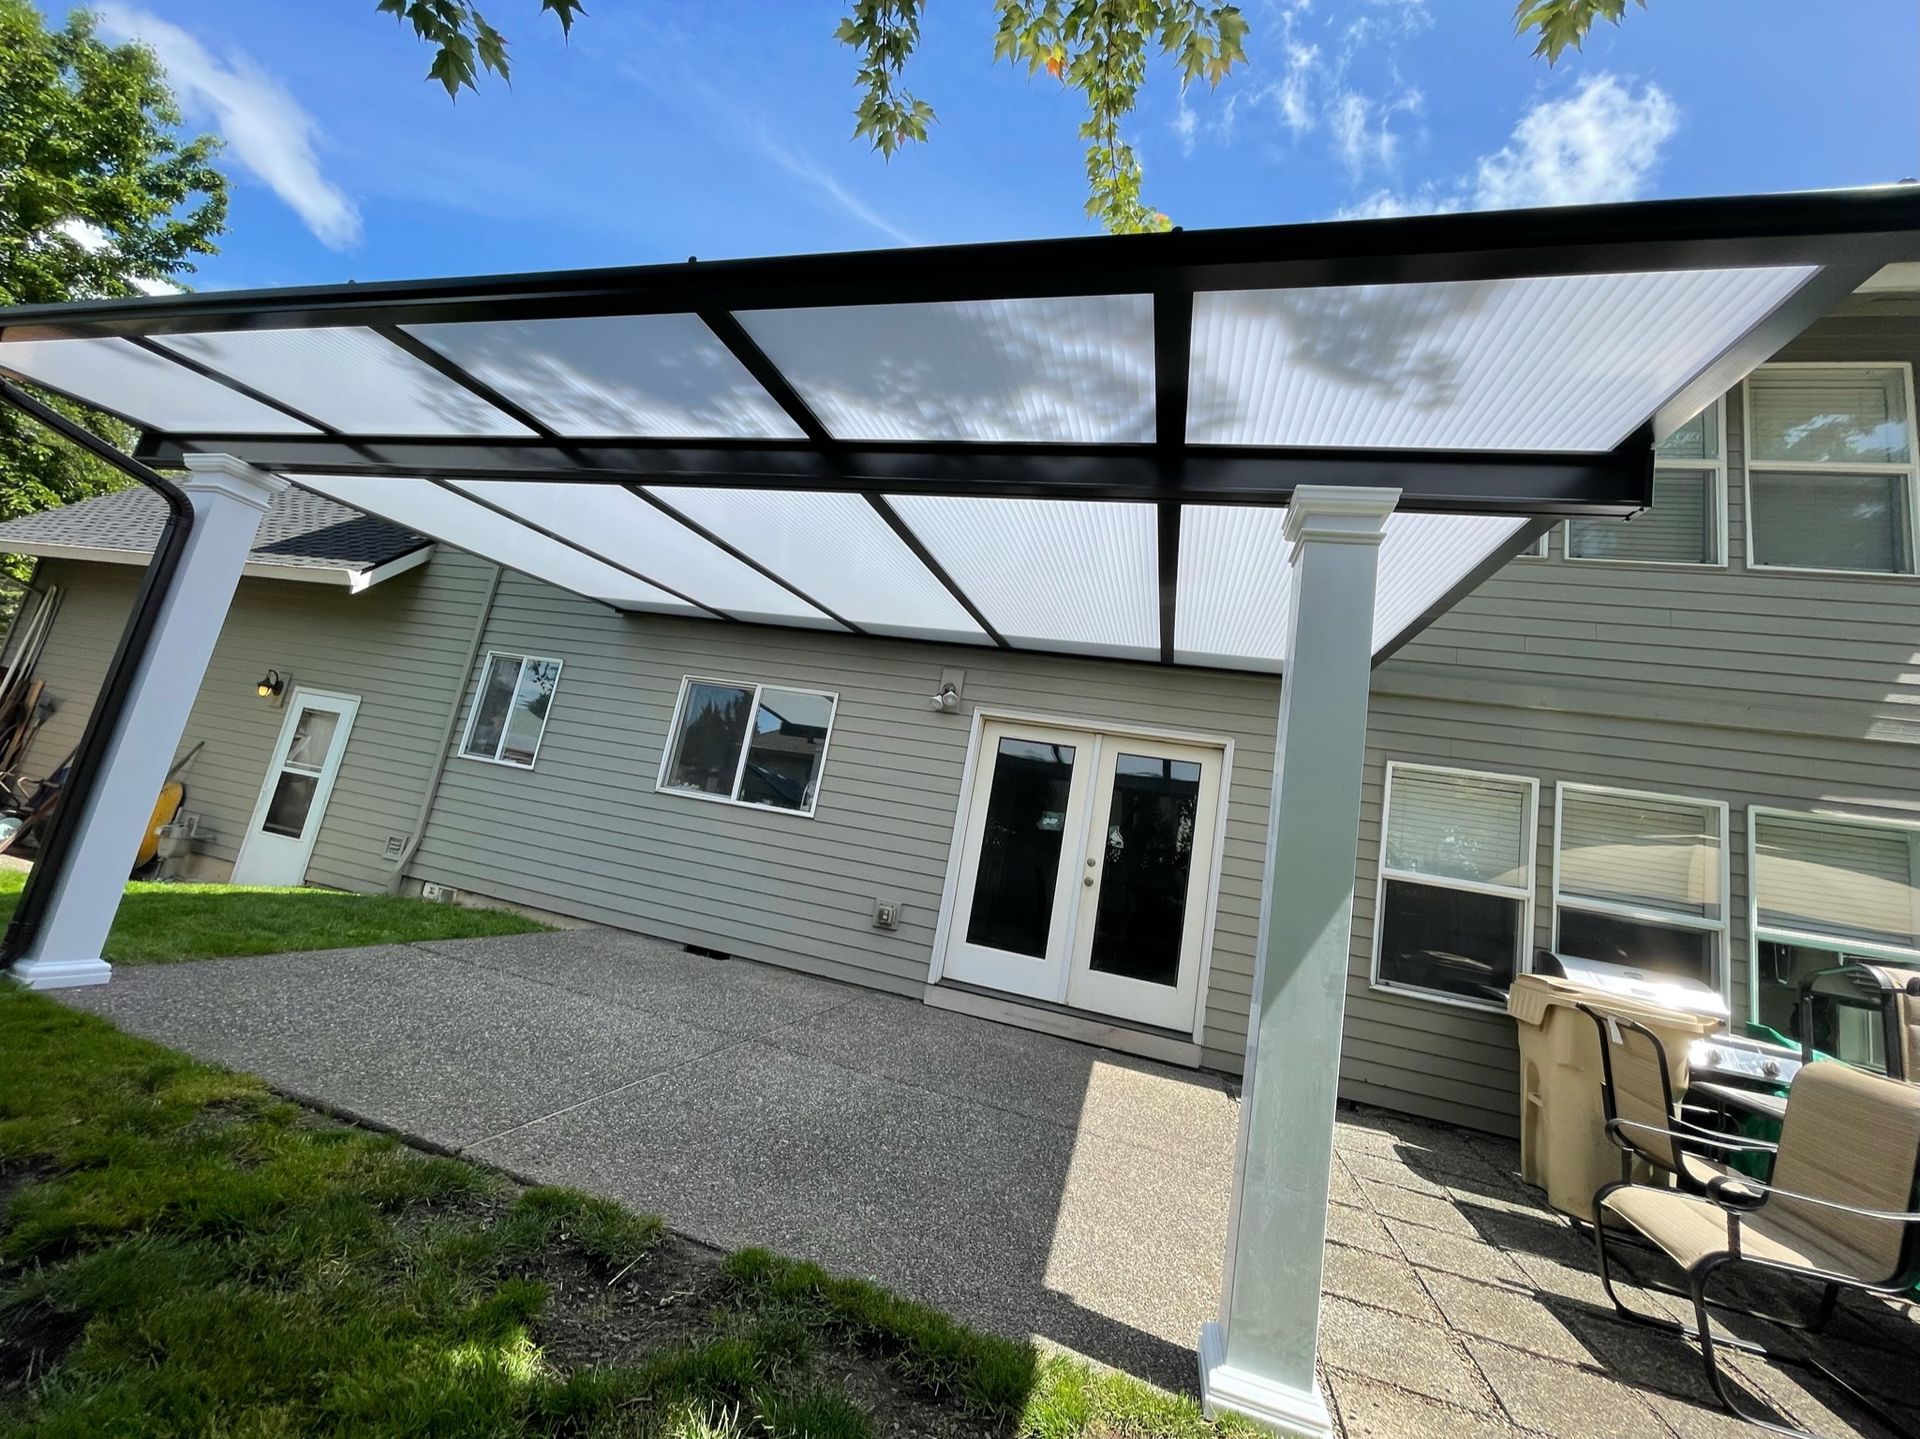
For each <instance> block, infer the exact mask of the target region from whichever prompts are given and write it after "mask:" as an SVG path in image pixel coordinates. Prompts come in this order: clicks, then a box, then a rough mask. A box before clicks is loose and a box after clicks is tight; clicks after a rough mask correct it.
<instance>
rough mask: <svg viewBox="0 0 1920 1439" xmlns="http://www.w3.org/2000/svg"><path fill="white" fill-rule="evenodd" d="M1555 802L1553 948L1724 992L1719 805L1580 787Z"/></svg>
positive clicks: (1722, 812) (1723, 853) (1723, 840)
mask: <svg viewBox="0 0 1920 1439" xmlns="http://www.w3.org/2000/svg"><path fill="white" fill-rule="evenodd" d="M1555 799H1556V812H1555V820H1554V832H1555V838H1554V878H1553V904H1554V942H1553V947H1554V948H1555V949H1556V950H1558V951H1559V952H1560V953H1562V954H1571V955H1577V956H1578V957H1580V958H1581V959H1603V960H1608V961H1610V962H1612V963H1614V964H1626V965H1632V966H1633V967H1634V968H1636V969H1655V970H1660V971H1662V972H1664V973H1667V974H1678V975H1685V976H1686V977H1687V978H1689V979H1697V980H1699V981H1700V982H1701V983H1702V984H1708V985H1711V986H1713V987H1714V988H1715V989H1722V990H1723V992H1724V989H1723V985H1724V975H1725V966H1724V965H1723V964H1722V962H1721V955H1722V954H1723V952H1724V948H1725V944H1726V932H1727V903H1726V893H1727V807H1726V806H1725V805H1724V804H1721V803H1719V802H1717V801H1714V800H1702V799H1682V798H1677V797H1675V796H1672V795H1659V794H1643V793H1640V792H1637V791H1634V790H1617V789H1601V788H1599V787H1597V786H1594V785H1581V784H1562V785H1560V786H1559V788H1558V791H1557V793H1556V796H1555Z"/></svg>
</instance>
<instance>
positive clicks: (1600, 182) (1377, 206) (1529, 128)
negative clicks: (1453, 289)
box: [1335, 72, 1680, 220]
mask: <svg viewBox="0 0 1920 1439" xmlns="http://www.w3.org/2000/svg"><path fill="white" fill-rule="evenodd" d="M1679 128H1680V107H1679V106H1678V105H1677V104H1675V103H1674V101H1673V98H1672V97H1671V96H1669V95H1668V94H1667V93H1666V91H1664V90H1662V89H1661V88H1660V87H1659V86H1658V85H1651V84H1649V85H1647V86H1645V87H1644V88H1643V89H1641V90H1640V91H1639V92H1637V93H1636V92H1635V91H1634V90H1633V89H1632V88H1631V87H1630V86H1629V85H1627V84H1625V83H1623V82H1622V81H1620V80H1619V79H1618V78H1616V77H1615V76H1613V75H1610V74H1606V73H1604V72H1602V73H1600V74H1596V75H1590V76H1588V77H1587V78H1586V79H1584V80H1582V81H1581V82H1580V84H1579V85H1578V86H1577V87H1576V88H1575V90H1574V92H1573V93H1572V94H1571V95H1569V96H1567V97H1566V98H1564V99H1560V100H1543V101H1541V102H1540V103H1539V104H1537V105H1535V106H1534V107H1533V108H1532V109H1530V110H1528V111H1527V113H1526V114H1524V115H1522V116H1521V117H1520V120H1519V123H1518V124H1516V125H1515V126H1514V127H1513V134H1512V136H1511V137H1510V138H1509V139H1508V141H1507V143H1506V144H1505V145H1503V146H1501V148H1500V149H1498V150H1496V151H1494V152H1493V153H1492V154H1490V155H1483V156H1481V157H1480V159H1479V160H1478V161H1476V162H1475V164H1474V166H1473V168H1472V170H1471V171H1470V172H1469V173H1467V174H1465V175H1462V176H1460V177H1459V178H1457V179H1455V180H1452V181H1432V180H1429V181H1427V182H1425V183H1424V184H1422V185H1420V186H1418V187H1416V188H1415V189H1413V190H1411V191H1405V192H1395V191H1393V190H1389V189H1380V190H1375V191H1374V192H1373V193H1371V194H1369V195H1367V196H1366V197H1365V198H1363V199H1361V200H1359V201H1357V202H1355V203H1354V204H1352V205H1349V206H1346V207H1345V208H1343V209H1342V210H1340V211H1339V212H1338V214H1337V215H1336V216H1335V218H1336V219H1341V220H1349V219H1362V218H1378V217H1381V216H1388V215H1435V214H1442V213H1445V212H1448V211H1452V210H1512V209H1519V208H1524V207H1526V206H1530V205H1594V204H1604V203H1607V202H1609V201H1616V200H1633V199H1638V198H1639V197H1640V196H1642V195H1644V194H1645V193H1646V192H1647V188H1648V186H1649V184H1650V183H1651V181H1652V179H1653V175H1654V171H1655V170H1657V169H1658V168H1659V164H1660V157H1661V152H1662V150H1663V149H1664V148H1665V146H1666V143H1667V141H1669V140H1671V139H1672V138H1673V136H1674V135H1675V133H1677V132H1678V130H1679Z"/></svg>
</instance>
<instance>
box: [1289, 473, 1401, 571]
mask: <svg viewBox="0 0 1920 1439" xmlns="http://www.w3.org/2000/svg"><path fill="white" fill-rule="evenodd" d="M1399 503H1400V491H1399V490H1397V489H1392V488H1386V487H1381V488H1371V487H1362V486H1358V485H1302V486H1300V488H1298V489H1297V490H1295V491H1294V492H1293V498H1292V499H1290V500H1288V501H1287V523H1286V529H1285V531H1284V533H1285V536H1286V540H1287V543H1288V544H1290V545H1292V546H1293V547H1294V553H1295V554H1296V555H1297V554H1298V553H1299V547H1300V544H1301V543H1302V542H1303V541H1307V540H1313V541H1321V540H1327V541H1331V542H1333V543H1335V544H1350V545H1377V544H1379V543H1380V541H1381V539H1382V538H1383V537H1384V536H1385V534H1386V524H1387V516H1389V515H1391V514H1392V513H1393V511H1394V507H1395V506H1396V505H1398V504H1399Z"/></svg>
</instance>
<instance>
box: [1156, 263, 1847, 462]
mask: <svg viewBox="0 0 1920 1439" xmlns="http://www.w3.org/2000/svg"><path fill="white" fill-rule="evenodd" d="M1816 273H1817V270H1816V269H1815V268H1812V267H1806V266H1778V267H1771V268H1758V269H1726V270H1671V271H1656V272H1650V273H1642V274H1600V275H1550V276H1532V277H1525V278H1516V279H1504V280H1459V281H1441V282H1429V283H1422V284H1407V285H1358V286H1349V287H1335V288H1323V289H1302V290H1226V291H1214V292H1211V293H1203V294H1199V295H1196V296H1195V297H1194V306H1193V365H1192V370H1191V374H1190V384H1191V393H1190V397H1189V406H1188V412H1187V437H1188V438H1189V439H1190V440H1191V441H1193V442H1194V443H1196V444H1222V445H1300V446H1321V447H1344V448H1390V449H1467V450H1610V449H1612V448H1613V447H1614V446H1615V445H1617V444H1619V443H1620V442H1621V441H1622V440H1624V439H1625V438H1626V437H1627V436H1628V435H1629V434H1631V433H1632V431H1633V430H1634V429H1635V428H1636V427H1637V426H1639V425H1640V424H1641V423H1642V422H1644V421H1645V419H1646V418H1647V416H1648V415H1650V414H1652V413H1653V412H1654V411H1655V410H1656V409H1658V408H1659V407H1660V406H1661V405H1662V404H1664V403H1666V401H1667V400H1668V399H1669V398H1670V397H1671V396H1672V394H1673V393H1674V391H1675V390H1677V389H1678V388H1679V387H1680V385H1681V384H1683V383H1684V382H1685V381H1686V380H1688V379H1690V378H1691V377H1692V376H1693V375H1695V374H1697V373H1699V372H1700V371H1701V370H1703V369H1705V368H1706V367H1707V366H1708V365H1709V364H1711V363H1712V362H1713V361H1714V360H1716V359H1718V358H1719V357H1720V356H1721V355H1722V354H1723V353H1724V352H1725V351H1726V350H1728V349H1729V348H1730V347H1731V346H1732V345H1733V344H1734V343H1735V342H1736V341H1737V340H1739V339H1740V338H1741V337H1742V336H1743V335H1745V334H1746V333H1747V332H1748V331H1749V330H1751V329H1752V328H1753V327H1754V326H1755V325H1757V324H1758V323H1760V322H1761V321H1762V320H1763V319H1765V318H1766V317H1767V316H1768V315H1769V314H1771V313H1772V312H1773V311H1774V310H1775V309H1776V308H1777V307H1778V306H1779V305H1780V304H1781V303H1783V302H1784V301H1785V300H1787V299H1788V298H1789V297H1790V296H1791V295H1792V294H1793V292H1794V291H1795V290H1797V289H1799V288H1800V286H1801V285H1802V284H1804V283H1805V282H1806V281H1807V280H1808V279H1810V278H1811V277H1812V276H1813V275H1814V274H1816Z"/></svg>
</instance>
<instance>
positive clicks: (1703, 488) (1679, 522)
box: [1567, 400, 1727, 565]
mask: <svg viewBox="0 0 1920 1439" xmlns="http://www.w3.org/2000/svg"><path fill="white" fill-rule="evenodd" d="M1653 456H1654V459H1653V505H1652V507H1651V508H1650V509H1647V510H1643V511H1642V512H1641V513H1639V514H1637V515H1635V516H1634V517H1633V518H1632V519H1630V520H1606V519H1578V520H1569V521H1567V558H1568V559H1570V560H1614V561H1619V562H1625V563H1632V564H1654V565H1720V564H1725V563H1726V545H1725V542H1724V540H1723V539H1722V536H1723V534H1724V533H1725V528H1726V525H1725V515H1726V492H1727V446H1726V433H1725V425H1724V423H1723V421H1722V412H1721V408H1720V402H1719V401H1718V400H1715V401H1714V402H1713V403H1712V404H1711V405H1708V406H1707V408H1706V409H1704V410H1702V411H1701V412H1700V413H1699V414H1697V415H1695V416H1694V417H1693V418H1692V419H1691V420H1689V421H1687V423H1686V424H1684V425H1682V426H1681V427H1680V428H1679V429H1677V430H1675V431H1674V432H1673V433H1672V434H1671V435H1669V436H1667V438H1666V439H1664V440H1662V441H1661V442H1660V444H1659V446H1658V447H1657V448H1656V449H1655V450H1654V452H1653Z"/></svg>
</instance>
